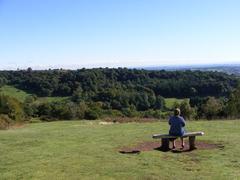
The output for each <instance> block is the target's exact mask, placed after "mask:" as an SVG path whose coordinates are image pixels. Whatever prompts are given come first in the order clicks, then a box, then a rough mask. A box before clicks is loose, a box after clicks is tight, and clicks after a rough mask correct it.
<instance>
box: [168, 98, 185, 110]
mask: <svg viewBox="0 0 240 180" xmlns="http://www.w3.org/2000/svg"><path fill="white" fill-rule="evenodd" d="M185 100H187V101H189V99H188V98H185V99H177V98H165V103H166V107H167V108H169V109H171V108H173V105H174V104H175V103H176V102H177V103H181V102H183V101H185Z"/></svg>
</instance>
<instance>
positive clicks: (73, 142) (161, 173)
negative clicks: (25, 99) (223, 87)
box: [0, 120, 240, 179]
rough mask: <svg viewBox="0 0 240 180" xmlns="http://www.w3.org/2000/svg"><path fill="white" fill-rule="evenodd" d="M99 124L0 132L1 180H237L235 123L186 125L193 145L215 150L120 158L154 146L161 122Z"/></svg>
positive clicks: (238, 126) (239, 125)
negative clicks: (138, 146) (145, 144)
mask: <svg viewBox="0 0 240 180" xmlns="http://www.w3.org/2000/svg"><path fill="white" fill-rule="evenodd" d="M99 122H100V121H59V122H51V123H36V124H26V125H25V126H23V127H20V128H15V129H9V130H5V131H0V147H1V148H0V159H1V161H0V173H1V175H0V176H1V179H238V178H239V177H240V171H239V169H240V156H239V149H240V144H239V143H238V142H239V139H240V133H239V132H240V121H238V120H235V121H194V122H188V124H187V130H188V131H204V132H205V135H204V136H202V137H197V142H208V143H212V144H220V145H221V148H214V149H197V150H194V151H191V152H182V153H173V152H172V151H169V152H161V151H159V150H154V149H153V150H150V151H142V152H141V153H139V154H121V153H119V150H120V149H121V148H122V147H133V146H135V145H136V144H138V143H141V142H144V141H148V142H158V141H159V140H153V139H152V138H151V135H152V134H153V133H166V132H167V131H168V128H169V127H168V125H167V123H166V122H155V123H125V124H107V125H102V124H100V123H99Z"/></svg>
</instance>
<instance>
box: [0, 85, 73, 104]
mask: <svg viewBox="0 0 240 180" xmlns="http://www.w3.org/2000/svg"><path fill="white" fill-rule="evenodd" d="M0 93H1V94H4V95H7V96H10V97H13V98H16V99H17V100H19V101H20V102H24V101H25V99H26V97H28V96H31V95H32V94H30V93H27V92H26V91H23V90H21V89H18V88H15V87H13V86H9V85H5V86H3V87H1V88H0ZM67 99H69V97H38V98H37V100H36V103H42V102H58V101H64V100H67Z"/></svg>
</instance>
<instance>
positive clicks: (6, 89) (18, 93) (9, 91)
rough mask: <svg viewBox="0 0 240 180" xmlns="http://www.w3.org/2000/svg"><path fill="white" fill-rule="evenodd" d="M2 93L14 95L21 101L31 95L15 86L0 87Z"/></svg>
mask: <svg viewBox="0 0 240 180" xmlns="http://www.w3.org/2000/svg"><path fill="white" fill-rule="evenodd" d="M0 93H2V94H4V95H7V96H11V97H14V98H16V99H18V100H19V101H20V102H24V100H25V98H26V97H27V96H29V95H30V94H28V93H26V92H25V91H22V90H20V89H17V88H15V87H13V86H3V87H2V88H0Z"/></svg>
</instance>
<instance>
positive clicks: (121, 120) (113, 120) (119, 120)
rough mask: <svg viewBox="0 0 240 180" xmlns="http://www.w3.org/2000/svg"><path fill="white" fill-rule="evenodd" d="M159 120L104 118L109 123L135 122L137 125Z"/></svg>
mask: <svg viewBox="0 0 240 180" xmlns="http://www.w3.org/2000/svg"><path fill="white" fill-rule="evenodd" d="M159 120H160V119H155V118H128V117H114V118H105V119H104V121H105V122H111V123H131V122H137V123H148V122H157V121H159Z"/></svg>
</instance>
